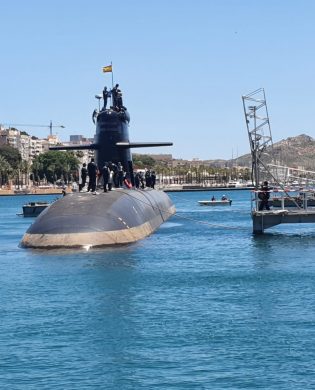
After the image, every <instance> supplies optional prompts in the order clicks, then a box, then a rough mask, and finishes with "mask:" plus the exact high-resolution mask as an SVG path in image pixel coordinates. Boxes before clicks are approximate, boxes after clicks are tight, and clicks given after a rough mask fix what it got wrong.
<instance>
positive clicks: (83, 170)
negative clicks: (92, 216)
mask: <svg viewBox="0 0 315 390" xmlns="http://www.w3.org/2000/svg"><path fill="white" fill-rule="evenodd" d="M87 173H88V171H87V169H86V163H83V166H82V168H81V181H82V182H81V184H80V188H79V190H80V191H81V190H82V189H83V188H84V187H85V184H86V177H87Z"/></svg>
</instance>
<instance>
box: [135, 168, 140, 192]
mask: <svg viewBox="0 0 315 390" xmlns="http://www.w3.org/2000/svg"><path fill="white" fill-rule="evenodd" d="M135 187H136V188H137V189H139V187H140V172H137V173H136V174H135Z"/></svg>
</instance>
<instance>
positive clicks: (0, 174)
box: [0, 155, 12, 186]
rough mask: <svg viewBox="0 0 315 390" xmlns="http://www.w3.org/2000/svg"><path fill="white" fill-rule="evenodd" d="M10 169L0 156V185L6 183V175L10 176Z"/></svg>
mask: <svg viewBox="0 0 315 390" xmlns="http://www.w3.org/2000/svg"><path fill="white" fill-rule="evenodd" d="M11 171H12V168H11V166H10V164H9V163H8V162H7V160H6V159H5V158H4V157H3V156H1V155H0V185H1V186H3V185H4V184H7V183H8V175H9V174H11Z"/></svg>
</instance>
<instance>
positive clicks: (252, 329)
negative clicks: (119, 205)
mask: <svg viewBox="0 0 315 390" xmlns="http://www.w3.org/2000/svg"><path fill="white" fill-rule="evenodd" d="M212 195H215V196H216V197H217V196H221V195H222V194H221V193H219V192H215V193H211V192H210V191H209V192H182V193H170V194H169V196H170V197H171V198H172V200H173V202H174V204H175V206H176V209H177V214H176V215H175V216H174V217H172V218H171V219H170V220H169V221H168V222H166V223H165V224H163V225H162V226H161V227H160V228H159V229H158V230H157V231H156V232H155V233H154V234H153V235H151V236H150V237H148V238H146V239H144V240H142V241H140V242H138V243H136V244H133V245H128V246H123V247H118V248H109V249H108V248H107V249H97V250H78V251H60V250H59V251H57V250H50V251H34V250H29V249H23V248H20V247H19V242H20V240H21V238H22V236H23V234H24V232H25V231H26V230H27V228H28V226H29V225H30V224H31V223H32V221H33V219H30V218H23V217H21V216H17V213H20V212H21V210H22V205H23V204H24V203H26V202H28V201H35V200H40V201H43V200H53V199H54V196H8V197H5V196H2V197H1V198H0V232H1V235H0V289H1V295H0V299H1V306H0V307H1V321H0V362H1V363H0V388H1V389H10V390H15V389H16V390H30V389H41V390H46V389H54V390H55V389H69V390H70V389H71V390H75V389H80V390H83V389H109V390H111V389H122V390H125V389H126V390H129V389H146V390H148V389H212V390H216V389H220V390H221V389H274V390H280V389H313V388H314V386H315V371H314V366H315V308H314V302H315V255H314V254H315V225H312V224H309V225H283V226H278V227H275V228H273V229H270V230H267V231H266V233H265V234H264V235H261V236H253V235H252V221H251V218H250V192H249V191H247V190H244V191H243V190H242V191H230V192H229V191H228V192H226V193H225V195H228V196H229V197H230V198H231V199H232V200H233V202H232V206H223V207H222V206H221V207H219V206H218V207H207V206H200V205H199V204H198V200H204V199H211V197H212ZM91 196H93V195H91ZM86 218H88V215H87V216H86Z"/></svg>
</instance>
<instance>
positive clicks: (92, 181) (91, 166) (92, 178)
mask: <svg viewBox="0 0 315 390" xmlns="http://www.w3.org/2000/svg"><path fill="white" fill-rule="evenodd" d="M87 170H88V174H89V186H88V192H89V191H91V192H94V193H95V190H96V173H97V166H96V164H95V161H94V158H91V161H90V162H89V163H88V166H87Z"/></svg>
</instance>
